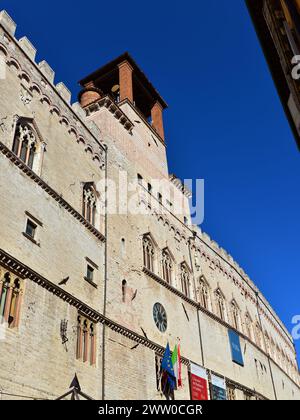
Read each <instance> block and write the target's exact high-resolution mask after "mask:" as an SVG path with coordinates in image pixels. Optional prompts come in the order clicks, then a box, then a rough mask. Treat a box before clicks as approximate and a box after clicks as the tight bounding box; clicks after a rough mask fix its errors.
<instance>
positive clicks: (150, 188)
mask: <svg viewBox="0 0 300 420" xmlns="http://www.w3.org/2000/svg"><path fill="white" fill-rule="evenodd" d="M148 193H149V194H152V185H151V184H148Z"/></svg>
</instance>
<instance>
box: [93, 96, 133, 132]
mask: <svg viewBox="0 0 300 420" xmlns="http://www.w3.org/2000/svg"><path fill="white" fill-rule="evenodd" d="M101 108H107V109H108V111H109V112H111V113H112V114H113V116H114V117H115V118H116V119H117V120H118V121H119V122H120V124H122V125H123V126H124V128H125V129H126V130H127V131H128V132H129V133H130V134H131V132H132V129H133V127H134V124H133V123H132V122H131V121H130V119H129V118H128V117H127V116H126V114H125V113H124V112H123V111H122V110H121V109H120V107H119V106H118V104H116V103H115V102H114V101H113V99H112V98H111V97H110V96H109V95H106V96H104V97H103V98H101V99H97V100H96V101H95V102H93V103H92V104H90V105H88V106H86V107H85V110H86V113H87V116H89V115H91V114H93V113H95V112H98V111H99V110H100V109H101Z"/></svg>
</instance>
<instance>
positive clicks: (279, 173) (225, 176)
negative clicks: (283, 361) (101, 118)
mask: <svg viewBox="0 0 300 420" xmlns="http://www.w3.org/2000/svg"><path fill="white" fill-rule="evenodd" d="M0 8H5V9H7V11H8V12H9V13H10V14H11V15H12V17H13V18H14V19H15V20H16V22H17V23H18V31H17V36H18V37H21V36H24V35H26V36H28V38H29V39H30V40H31V41H32V42H33V44H34V45H35V46H36V47H37V49H38V57H37V59H38V60H43V59H46V60H47V61H48V62H49V63H50V64H51V66H52V67H53V68H54V69H55V71H56V81H57V82H59V81H64V82H65V83H66V84H67V86H68V87H69V88H70V89H71V90H72V92H73V94H74V95H73V98H74V101H75V98H76V95H77V92H78V86H77V81H78V80H79V79H80V78H82V77H83V76H85V75H87V74H88V73H89V72H91V71H93V70H95V69H96V68H98V67H100V66H101V65H102V64H104V63H106V62H107V61H108V60H111V59H113V58H115V57H116V56H117V55H119V54H120V53H122V52H124V51H129V52H130V53H131V54H132V55H133V57H134V58H135V59H136V61H137V62H138V63H139V64H140V66H141V67H142V69H143V70H144V71H145V72H146V74H147V75H148V76H149V78H150V80H151V81H152V82H153V84H154V85H155V86H156V87H157V89H158V90H159V91H160V93H161V94H162V96H163V97H164V98H165V99H166V101H167V102H168V103H169V105H170V108H169V110H168V111H167V112H166V116H165V123H166V132H167V139H168V157H169V162H170V171H172V172H175V173H176V174H177V175H178V176H179V177H181V178H204V179H205V180H206V196H205V206H206V217H205V223H204V225H203V229H204V230H205V231H207V233H209V235H211V236H212V237H213V238H214V239H215V240H216V241H217V242H218V243H219V244H221V245H222V246H223V247H224V248H225V249H227V250H228V251H229V252H230V253H231V254H232V256H233V257H234V258H235V259H236V260H237V261H238V262H239V263H240V265H241V266H242V267H243V268H244V270H245V271H246V272H247V273H248V274H249V276H250V277H251V278H252V279H253V280H254V281H255V282H256V284H257V285H258V287H259V288H260V289H261V291H262V292H263V293H264V294H265V296H266V297H267V299H268V300H269V301H270V302H271V303H272V305H273V307H274V309H275V310H276V311H277V313H278V314H279V316H280V317H281V318H282V320H283V321H284V322H285V323H286V325H287V327H288V328H289V330H291V328H292V326H291V319H292V317H293V316H294V315H296V314H300V305H299V301H300V299H299V298H300V282H299V268H300V258H299V250H300V243H299V242H300V239H299V238H300V224H299V218H300V195H299V186H300V154H299V152H298V151H297V148H296V143H295V141H294V139H293V137H292V134H291V131H290V128H289V126H288V123H287V121H286V118H285V115H284V113H283V110H282V108H281V104H280V102H279V99H278V96H277V93H276V91H275V88H274V85H273V82H272V80H271V76H270V73H269V70H268V68H267V65H266V62H265V59H264V57H263V54H262V52H261V49H260V46H259V43H258V41H257V38H256V34H255V32H254V29H253V27H252V23H251V21H250V18H249V15H248V11H247V9H246V7H245V5H244V2H243V1H242V0H231V1H230V2H228V1H227V0H218V1H215V2H212V1H185V2H181V1H180V2H179V1H174V0H172V1H170V0H167V1H162V0H159V1H158V0H152V1H151V2H148V3H147V6H146V5H145V4H144V3H143V2H141V1H126V2H124V1H119V0H115V1H113V2H109V1H108V2H107V1H106V2H100V1H98V0H90V1H88V2H86V3H85V2H74V1H70V0H64V1H62V0H60V1H58V0H51V1H49V0H44V1H43V2H42V3H39V2H37V1H36V0H26V2H21V1H20V0H3V1H0ZM297 347H298V352H299V353H300V343H299V342H298V343H297Z"/></svg>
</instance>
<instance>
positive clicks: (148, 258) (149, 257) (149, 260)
mask: <svg viewBox="0 0 300 420" xmlns="http://www.w3.org/2000/svg"><path fill="white" fill-rule="evenodd" d="M143 252H144V267H146V268H147V269H148V270H149V271H152V272H154V255H155V252H154V245H153V242H152V240H151V238H150V237H149V235H145V236H144V237H143Z"/></svg>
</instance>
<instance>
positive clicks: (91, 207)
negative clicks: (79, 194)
mask: <svg viewBox="0 0 300 420" xmlns="http://www.w3.org/2000/svg"><path fill="white" fill-rule="evenodd" d="M98 197H99V194H98V193H97V190H96V186H95V184H94V182H86V183H85V184H84V186H83V199H82V215H83V217H84V218H85V219H86V220H87V221H88V222H89V223H90V224H91V225H93V226H95V225H96V215H97V202H98Z"/></svg>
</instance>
